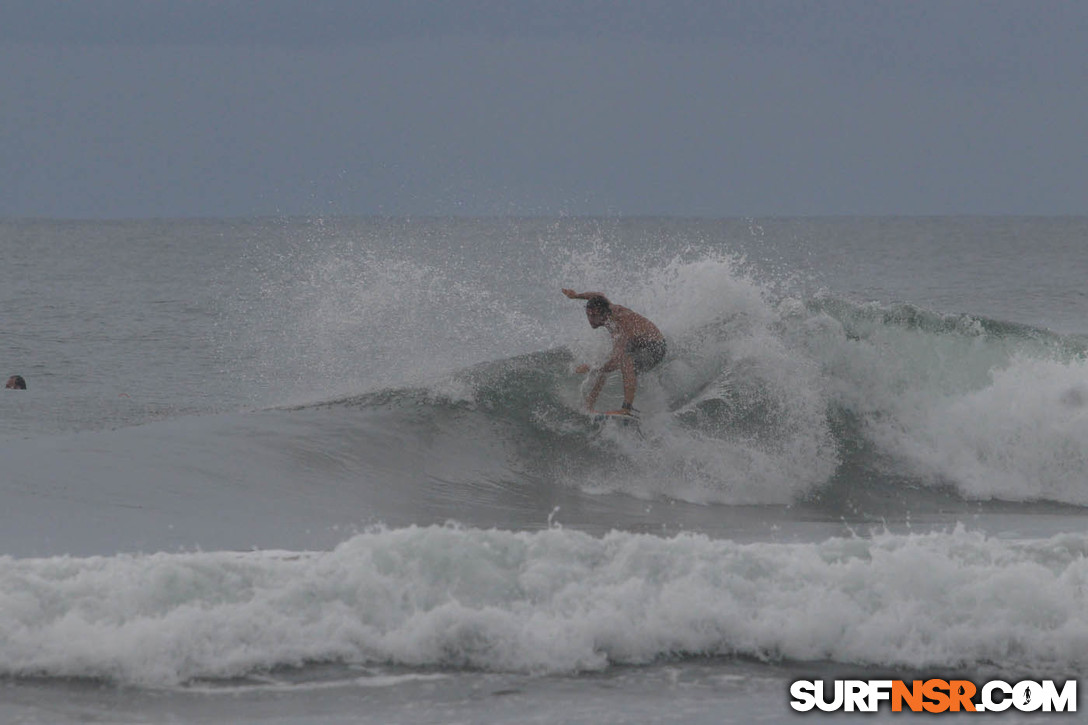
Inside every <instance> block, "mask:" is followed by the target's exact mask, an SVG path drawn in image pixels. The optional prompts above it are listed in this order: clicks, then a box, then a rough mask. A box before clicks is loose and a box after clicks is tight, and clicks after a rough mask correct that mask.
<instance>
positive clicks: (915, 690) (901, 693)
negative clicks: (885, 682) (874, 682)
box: [892, 680, 922, 712]
mask: <svg viewBox="0 0 1088 725" xmlns="http://www.w3.org/2000/svg"><path fill="white" fill-rule="evenodd" d="M921 685H922V681H921V680H915V681H914V682H913V683H912V687H911V689H909V690H908V689H907V683H905V682H903V681H902V680H895V681H894V682H892V712H902V710H903V701H904V700H906V702H907V707H909V708H910V709H911V711H912V712H921V711H922V687H921Z"/></svg>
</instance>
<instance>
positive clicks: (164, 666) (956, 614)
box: [0, 526, 1088, 686]
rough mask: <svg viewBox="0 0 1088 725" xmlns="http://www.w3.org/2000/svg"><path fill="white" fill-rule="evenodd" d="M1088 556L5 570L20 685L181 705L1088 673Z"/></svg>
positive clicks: (139, 564) (615, 539)
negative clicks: (383, 678) (716, 675)
mask: <svg viewBox="0 0 1088 725" xmlns="http://www.w3.org/2000/svg"><path fill="white" fill-rule="evenodd" d="M1086 554H1088V537H1085V536H1083V535H1063V536H1059V537H1055V538H1052V539H1049V540H1042V541H1036V542H1033V543H1015V542H1008V541H1000V540H996V539H991V538H986V537H984V536H982V535H980V534H973V533H967V532H965V531H963V530H957V531H955V532H953V533H949V534H933V535H912V536H897V535H891V534H887V535H879V536H876V537H875V538H872V539H829V540H826V541H824V542H822V543H820V544H816V545H812V544H772V543H755V544H744V545H742V544H737V543H734V542H730V541H723V540H713V539H709V538H706V537H704V536H701V535H680V536H676V537H673V538H663V537H658V536H651V535H644V534H632V533H622V532H613V533H610V534H608V535H605V536H604V537H593V536H590V535H587V534H584V533H579V532H574V531H566V530H562V529H550V530H546V531H539V532H535V533H529V532H520V533H514V532H508V531H499V530H490V531H481V530H475V529H461V528H456V527H450V526H446V527H427V528H417V527H409V528H404V529H398V530H375V531H371V532H368V533H364V534H359V535H356V536H354V537H352V538H351V539H349V540H347V541H345V542H344V543H343V544H341V545H340V546H338V547H336V548H335V549H334V550H332V551H328V552H320V553H304V554H299V553H288V552H255V553H226V552H220V553H190V554H155V555H139V556H137V555H133V556H116V557H92V558H56V559H48V560H40V559H24V560H13V559H10V558H3V559H0V581H2V582H4V583H5V587H4V589H3V591H2V603H3V606H2V607H0V673H2V674H3V675H6V676H39V675H45V676H63V677H80V678H101V679H106V680H110V681H114V682H119V683H125V684H138V685H150V686H173V685H177V684H181V683H185V682H190V681H193V680H196V679H205V678H210V679H225V678H237V677H244V676H247V675H250V674H254V673H258V672H262V671H267V670H269V669H272V668H282V667H291V666H299V665H302V664H305V663H314V662H327V663H342V664H375V663H380V664H395V665H408V666H412V667H444V668H448V667H456V668H463V667H468V668H481V669H484V670H492V671H515V672H531V673H576V672H580V671H586V670H599V669H602V668H605V667H608V666H609V665H612V664H643V663H648V662H651V661H654V660H659V659H661V658H675V657H689V656H700V657H701V656H719V655H743V656H749V657H755V658H759V659H763V660H772V661H780V660H787V661H832V662H837V663H845V664H851V665H866V666H869V665H872V666H888V667H911V668H926V667H928V668H934V667H938V668H962V667H979V666H988V665H992V664H993V663H1003V664H1004V666H1005V667H1007V668H1011V669H1015V670H1017V671H1019V672H1031V671H1044V670H1051V671H1066V672H1068V671H1069V670H1070V669H1072V670H1075V671H1080V670H1081V669H1082V668H1083V667H1084V665H1085V664H1086V663H1085V661H1084V653H1085V652H1086V651H1088V634H1086V633H1088V614H1086V613H1088V601H1086V600H1085V588H1084V582H1085V581H1086V580H1088V558H1086V556H1085V555H1086Z"/></svg>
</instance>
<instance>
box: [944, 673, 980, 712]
mask: <svg viewBox="0 0 1088 725" xmlns="http://www.w3.org/2000/svg"><path fill="white" fill-rule="evenodd" d="M948 691H949V693H950V694H951V696H952V697H951V698H950V699H951V701H952V703H951V704H952V712H959V711H960V705H962V706H963V709H964V710H965V711H966V712H974V711H975V703H973V702H971V698H972V697H974V696H975V683H973V682H970V681H969V680H952V681H951V682H949V683H948Z"/></svg>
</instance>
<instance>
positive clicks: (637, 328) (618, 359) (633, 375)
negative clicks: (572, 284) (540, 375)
mask: <svg viewBox="0 0 1088 725" xmlns="http://www.w3.org/2000/svg"><path fill="white" fill-rule="evenodd" d="M563 294H565V295H566V296H567V297H569V298H570V299H572V300H587V302H586V318H587V319H588V320H589V326H590V327H592V328H593V329H597V328H598V327H604V328H605V329H606V330H608V332H609V334H611V335H612V354H611V355H609V357H608V360H607V361H605V363H604V365H602V366H601V367H599V368H597V371H596V372H597V379H596V380H595V381H594V383H593V387H592V388H590V390H589V394H588V395H586V407H587V408H589V409H590V410H591V411H592V410H593V406H594V404H596V402H597V396H598V395H600V394H601V388H603V387H604V382H605V380H606V379H607V378H608V374H609V373H611V372H614V371H616V370H619V371H620V374H621V375H622V376H623V405H622V407H621V409H620V410H618V411H615V412H617V413H626V414H627V415H630V414H631V411H632V410H633V408H632V405H634V402H635V391H636V390H637V388H638V375H639V373H644V372H646V371H647V370H650V369H652V368H654V367H656V366H657V365H658V364H659V363H660V362H661V361H662V360H663V359H665V352H666V350H667V348H666V346H665V336H664V335H662V334H661V330H659V329H657V325H655V324H654V323H652V322H650V321H649V320H647V319H646V318H645V317H643V316H642V315H640V314H638V313H637V312H632V311H631V310H629V309H627V308H626V307H622V306H620V305H614V304H612V303H611V302H609V301H608V298H607V297H605V296H604V295H603V294H601V293H600V292H575V291H574V290H572V289H564V290H563ZM575 371H576V372H578V373H588V372H590V367H589V365H579V366H578V367H577V368H575Z"/></svg>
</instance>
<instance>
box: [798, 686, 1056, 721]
mask: <svg viewBox="0 0 1088 725" xmlns="http://www.w3.org/2000/svg"><path fill="white" fill-rule="evenodd" d="M790 697H791V698H792V699H791V700H790V707H792V708H793V709H794V710H797V711H799V712H809V711H811V710H822V711H823V712H836V711H843V712H876V711H877V710H879V709H880V706H881V705H882V704H883V703H888V705H889V706H890V708H891V711H892V712H902V711H904V710H907V711H909V712H932V713H941V712H1004V711H1005V710H1009V709H1010V708H1012V709H1013V710H1018V711H1020V712H1076V711H1077V681H1076V680H1068V681H1066V682H1065V683H1063V684H1062V685H1061V686H1059V685H1058V684H1056V683H1055V681H1054V680H1042V681H1039V682H1036V681H1033V680H1022V681H1020V682H1016V683H1009V682H1005V681H1003V680H991V681H989V682H987V683H985V684H984V685H982V686H981V687H978V686H976V685H975V683H973V682H971V681H970V680H937V679H931V680H914V681H912V682H910V683H907V682H904V681H903V680H834V683H833V684H830V683H825V682H824V681H823V680H797V681H796V682H794V683H793V684H791V685H790Z"/></svg>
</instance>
